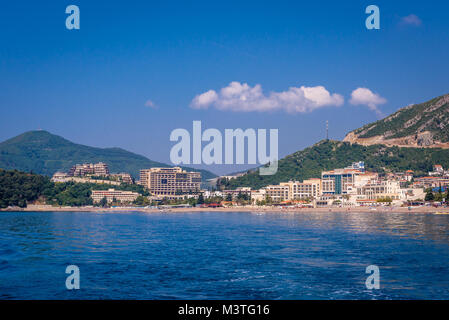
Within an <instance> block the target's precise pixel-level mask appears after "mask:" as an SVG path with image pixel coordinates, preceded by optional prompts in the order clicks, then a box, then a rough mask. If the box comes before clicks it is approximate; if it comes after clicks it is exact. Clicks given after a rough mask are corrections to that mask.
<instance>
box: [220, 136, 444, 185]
mask: <svg viewBox="0 0 449 320" xmlns="http://www.w3.org/2000/svg"><path fill="white" fill-rule="evenodd" d="M354 161H365V166H366V169H367V170H368V171H376V172H379V173H383V172H388V171H393V172H396V171H405V170H409V169H410V170H413V171H415V174H416V175H424V174H426V173H427V172H428V171H432V166H433V165H434V164H441V165H442V166H443V167H445V168H448V167H449V149H442V148H410V147H409V148H400V147H397V146H393V147H388V146H385V145H371V146H363V145H359V144H351V143H349V142H341V141H332V140H323V141H321V142H319V143H317V144H315V145H313V146H311V147H309V148H306V149H304V150H302V151H297V152H295V153H293V154H291V155H289V156H287V157H285V158H283V159H281V160H279V163H278V165H279V168H278V171H277V173H276V174H274V175H272V176H261V175H259V172H258V171H249V172H248V173H247V174H245V175H244V176H241V177H238V178H235V179H232V180H230V181H226V182H223V184H224V187H225V188H230V189H235V188H236V187H251V188H254V189H259V188H261V187H264V186H266V185H269V184H278V183H279V182H286V181H289V180H298V181H302V180H304V179H309V178H319V177H321V171H323V170H331V169H334V168H343V167H346V166H348V165H350V164H351V163H352V162H354Z"/></svg>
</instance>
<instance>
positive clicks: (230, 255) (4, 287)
mask: <svg viewBox="0 0 449 320" xmlns="http://www.w3.org/2000/svg"><path fill="white" fill-rule="evenodd" d="M448 262H449V216H443V215H438V216H437V215H429V214H427V215H426V214H403V213H391V212H389V213H380V212H372V213H354V212H351V213H348V212H345V213H334V212H332V213H331V212H329V213H296V214H291V213H289V214H277V213H266V214H260V213H236V212H201V213H151V214H147V213H139V212H129V213H94V212H92V213H86V212H3V213H0V298H1V299H449V263H448ZM68 265H77V266H78V267H79V269H80V285H81V288H80V290H67V289H66V286H65V280H66V277H67V276H68V275H67V274H66V273H65V269H66V267H67V266H68ZM369 265H377V266H378V267H379V268H380V289H379V290H368V289H366V286H365V280H366V278H367V276H368V274H366V273H365V269H366V267H367V266H369Z"/></svg>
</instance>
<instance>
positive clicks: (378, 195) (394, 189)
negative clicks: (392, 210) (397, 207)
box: [357, 180, 402, 200]
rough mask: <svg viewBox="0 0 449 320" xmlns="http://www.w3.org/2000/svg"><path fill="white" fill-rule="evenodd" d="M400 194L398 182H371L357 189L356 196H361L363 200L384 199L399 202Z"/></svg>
mask: <svg viewBox="0 0 449 320" xmlns="http://www.w3.org/2000/svg"><path fill="white" fill-rule="evenodd" d="M401 194H402V193H401V187H400V183H399V182H398V181H388V180H387V181H376V182H374V181H373V182H370V183H367V184H365V185H364V186H362V187H359V188H357V195H359V196H360V195H363V196H364V199H365V200H378V199H386V198H390V199H392V200H399V199H400V198H401ZM359 199H360V198H359Z"/></svg>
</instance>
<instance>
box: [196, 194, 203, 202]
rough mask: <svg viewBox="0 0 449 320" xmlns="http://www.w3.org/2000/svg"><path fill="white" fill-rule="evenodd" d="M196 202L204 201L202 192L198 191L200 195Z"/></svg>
mask: <svg viewBox="0 0 449 320" xmlns="http://www.w3.org/2000/svg"><path fill="white" fill-rule="evenodd" d="M197 203H198V204H203V203H204V197H203V194H202V193H200V195H199V196H198V201H197Z"/></svg>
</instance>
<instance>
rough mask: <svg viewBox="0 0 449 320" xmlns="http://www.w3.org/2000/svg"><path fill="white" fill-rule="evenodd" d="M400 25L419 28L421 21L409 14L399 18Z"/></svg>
mask: <svg viewBox="0 0 449 320" xmlns="http://www.w3.org/2000/svg"><path fill="white" fill-rule="evenodd" d="M401 24H402V25H411V26H416V27H419V26H420V25H421V24H422V21H421V19H420V18H419V17H418V16H417V15H414V14H410V15H408V16H406V17H402V18H401Z"/></svg>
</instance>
